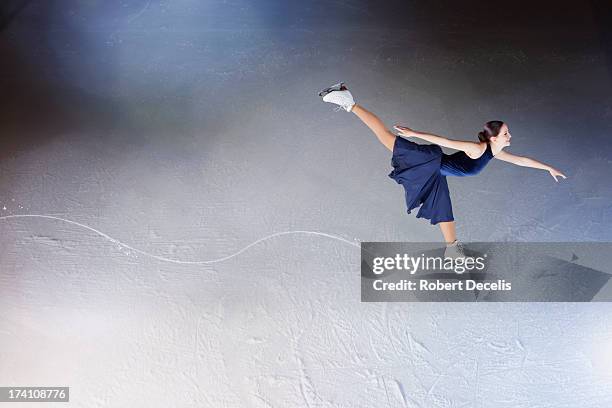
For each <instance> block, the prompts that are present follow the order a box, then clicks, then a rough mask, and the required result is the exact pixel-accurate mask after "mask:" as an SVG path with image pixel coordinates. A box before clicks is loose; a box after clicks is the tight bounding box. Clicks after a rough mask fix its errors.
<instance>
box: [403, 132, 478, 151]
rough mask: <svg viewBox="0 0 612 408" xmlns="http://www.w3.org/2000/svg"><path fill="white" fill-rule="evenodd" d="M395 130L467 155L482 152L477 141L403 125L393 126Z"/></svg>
mask: <svg viewBox="0 0 612 408" xmlns="http://www.w3.org/2000/svg"><path fill="white" fill-rule="evenodd" d="M394 128H395V129H396V130H398V131H399V132H400V134H402V135H403V136H406V137H418V138H419V139H423V140H427V141H428V142H431V143H435V144H437V145H439V146H443V147H448V148H451V149H455V150H462V151H464V152H465V154H467V155H468V156H469V157H478V156H480V155H481V154H482V150H481V147H480V145H479V144H478V143H474V142H466V141H463V140H453V139H448V138H446V137H442V136H438V135H434V134H432V133H425V132H418V131H416V130H412V129H410V128H407V127H405V126H398V125H396V126H394Z"/></svg>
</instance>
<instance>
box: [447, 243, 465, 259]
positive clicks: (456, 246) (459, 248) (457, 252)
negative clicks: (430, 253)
mask: <svg viewBox="0 0 612 408" xmlns="http://www.w3.org/2000/svg"><path fill="white" fill-rule="evenodd" d="M444 257H445V258H454V259H456V258H465V249H464V248H463V244H462V243H461V242H459V241H457V240H454V241H453V243H452V244H448V245H447V246H446V249H445V250H444Z"/></svg>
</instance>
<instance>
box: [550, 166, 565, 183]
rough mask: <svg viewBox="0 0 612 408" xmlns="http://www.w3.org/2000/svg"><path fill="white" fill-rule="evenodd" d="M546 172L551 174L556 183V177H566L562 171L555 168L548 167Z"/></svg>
mask: <svg viewBox="0 0 612 408" xmlns="http://www.w3.org/2000/svg"><path fill="white" fill-rule="evenodd" d="M548 172H549V173H550V175H551V176H553V178H554V179H555V181H556V182H557V183H558V182H559V180H557V177H563V178H564V179H566V178H567V177H565V175H564V174H563V173H561V172H560V171H559V170H557V169H555V168H552V167H551V168H550V169H549V170H548Z"/></svg>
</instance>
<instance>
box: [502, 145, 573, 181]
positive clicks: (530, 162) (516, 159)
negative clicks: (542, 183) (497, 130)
mask: <svg viewBox="0 0 612 408" xmlns="http://www.w3.org/2000/svg"><path fill="white" fill-rule="evenodd" d="M495 158H496V159H499V160H503V161H505V162H508V163H512V164H516V165H517V166H522V167H531V168H534V169H542V170H546V171H548V172H549V173H550V175H551V176H553V178H554V179H555V181H557V182H558V181H559V180H557V177H563V178H564V179H565V178H567V177H565V175H564V174H562V173H561V172H560V171H559V170H557V169H555V168H554V167H552V166H549V165H548V164H545V163H542V162H539V161H537V160H535V159H532V158H530V157H524V156H517V155H514V154H512V153H508V152H504V151H501V152H499V153H497V154H496V155H495Z"/></svg>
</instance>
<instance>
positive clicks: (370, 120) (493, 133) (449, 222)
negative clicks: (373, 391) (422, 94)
mask: <svg viewBox="0 0 612 408" xmlns="http://www.w3.org/2000/svg"><path fill="white" fill-rule="evenodd" d="M319 96H321V97H323V101H325V102H329V103H333V104H336V105H338V106H339V108H338V110H339V109H340V108H342V109H344V110H346V111H347V112H353V113H354V114H355V115H357V117H358V118H359V119H361V121H362V122H363V123H365V124H366V125H367V126H368V127H369V128H370V129H371V130H372V131H373V132H374V134H375V135H376V137H377V138H378V140H380V142H381V143H382V144H383V145H385V147H386V148H387V149H389V150H390V151H391V152H392V153H393V155H392V158H391V165H392V166H393V171H392V172H391V173H389V177H391V178H392V179H393V180H395V181H396V182H397V183H398V184H401V185H402V186H403V187H404V190H405V198H406V206H407V208H408V211H407V212H408V214H410V212H411V211H412V210H413V209H414V208H416V207H418V206H421V208H420V209H419V211H418V213H417V215H416V216H417V218H426V219H428V220H429V221H430V223H431V224H432V225H436V224H439V225H440V229H441V230H442V235H444V239H445V241H446V251H445V256H451V257H462V256H465V255H464V248H463V245H462V244H461V242H460V241H458V240H457V237H456V234H455V218H454V217H453V209H452V205H451V199H450V195H449V191H448V184H447V182H446V176H473V175H476V174H478V173H480V172H481V171H482V169H484V167H485V166H486V165H487V163H489V161H490V160H491V159H492V158H496V159H499V160H503V161H506V162H509V163H512V164H516V165H518V166H524V167H533V168H535V169H542V170H546V171H548V172H549V173H550V175H551V176H553V178H554V179H555V181H557V182H558V181H559V180H558V179H557V177H563V178H564V179H565V178H566V177H565V176H564V175H563V174H562V173H561V172H560V171H558V170H556V169H554V168H553V167H551V166H549V165H547V164H544V163H541V162H539V161H537V160H534V159H531V158H528V157H522V156H516V155H513V154H510V153H508V152H504V151H503V148H504V147H506V146H510V139H511V138H512V136H511V135H510V131H509V129H508V125H507V124H506V123H504V122H502V121H499V120H493V121H490V122H487V123H486V124H485V125H484V129H483V130H482V131H481V132H479V133H478V139H479V142H478V143H477V142H468V141H462V140H452V139H447V138H445V137H442V136H437V135H433V134H430V133H424V132H418V131H415V130H412V129H410V128H408V127H406V126H399V125H396V126H394V128H395V130H397V131H398V132H399V134H400V136H396V135H395V134H394V133H392V132H391V131H390V130H388V129H387V128H386V127H385V125H384V124H383V122H382V121H381V120H380V119H379V118H378V117H377V116H376V115H375V114H373V113H372V112H369V111H368V110H366V109H365V108H364V107H363V106H360V105H358V104H356V103H355V101H354V99H353V95H351V93H350V91H349V90H348V88H347V87H346V86H345V84H344V83H343V82H341V83H339V84H336V85H333V86H331V87H329V88H326V89H324V90H322V91H321V92H319ZM401 136H403V137H401ZM404 137H406V138H408V137H416V138H419V139H423V140H426V141H428V142H431V143H433V144H426V145H420V144H417V143H415V142H412V141H410V140H407V139H405V138H404ZM440 146H443V147H448V148H451V149H455V150H459V151H458V152H456V153H453V154H450V155H448V154H445V153H443V152H442V149H441V148H440Z"/></svg>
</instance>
